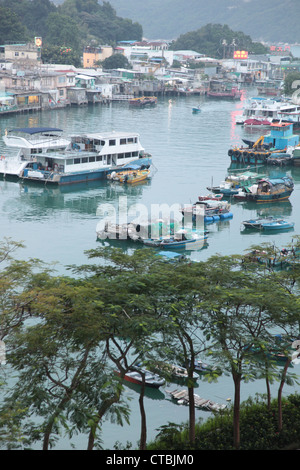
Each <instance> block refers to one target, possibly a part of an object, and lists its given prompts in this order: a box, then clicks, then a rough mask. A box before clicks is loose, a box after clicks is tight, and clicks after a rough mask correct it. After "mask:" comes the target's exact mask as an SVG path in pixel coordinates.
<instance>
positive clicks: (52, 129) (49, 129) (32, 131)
mask: <svg viewBox="0 0 300 470" xmlns="http://www.w3.org/2000/svg"><path fill="white" fill-rule="evenodd" d="M57 131H59V132H62V129H57V128H55V127H21V128H19V129H12V130H10V131H9V132H24V133H26V134H38V133H39V132H57Z"/></svg>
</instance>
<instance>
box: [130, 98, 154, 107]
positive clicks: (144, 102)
mask: <svg viewBox="0 0 300 470" xmlns="http://www.w3.org/2000/svg"><path fill="white" fill-rule="evenodd" d="M156 103H157V97H156V96H139V97H137V98H132V99H131V100H129V104H130V106H135V107H137V108H144V107H146V106H155V105H156Z"/></svg>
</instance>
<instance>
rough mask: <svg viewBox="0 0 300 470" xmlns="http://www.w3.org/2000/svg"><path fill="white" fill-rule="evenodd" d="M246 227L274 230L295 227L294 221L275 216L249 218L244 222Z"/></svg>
mask: <svg viewBox="0 0 300 470" xmlns="http://www.w3.org/2000/svg"><path fill="white" fill-rule="evenodd" d="M242 224H243V225H244V227H245V228H247V229H256V230H268V231H269V230H272V231H283V230H291V229H293V228H294V225H295V224H294V223H293V222H289V221H287V220H284V219H278V218H274V217H265V218H260V217H258V218H257V219H249V220H245V221H244V222H242Z"/></svg>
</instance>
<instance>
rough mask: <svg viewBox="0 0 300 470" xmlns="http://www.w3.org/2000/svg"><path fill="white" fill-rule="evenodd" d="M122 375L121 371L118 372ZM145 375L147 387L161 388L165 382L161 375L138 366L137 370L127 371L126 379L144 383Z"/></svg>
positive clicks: (135, 382) (139, 383)
mask: <svg viewBox="0 0 300 470" xmlns="http://www.w3.org/2000/svg"><path fill="white" fill-rule="evenodd" d="M117 374H118V375H120V373H119V372H117ZM143 376H144V377H145V385H146V386H147V387H153V388H159V387H161V386H162V385H164V384H165V382H166V381H165V379H164V378H162V377H160V376H159V375H158V374H154V373H153V372H150V371H149V370H147V369H143V368H141V367H136V368H135V370H132V371H129V372H126V374H125V376H124V380H126V381H127V382H131V383H134V384H138V385H142V383H143Z"/></svg>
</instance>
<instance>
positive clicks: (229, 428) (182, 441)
mask: <svg viewBox="0 0 300 470" xmlns="http://www.w3.org/2000/svg"><path fill="white" fill-rule="evenodd" d="M282 409H283V412H282V416H283V429H282V431H281V432H278V410H277V400H273V401H272V403H271V406H270V409H269V408H268V407H267V405H266V403H264V402H263V400H262V399H260V401H257V402H255V403H254V402H253V400H252V399H249V400H248V401H247V402H244V403H243V404H242V405H241V412H240V437H241V445H240V450H279V449H297V448H299V445H300V438H299V433H298V429H299V428H300V395H290V396H289V397H288V398H287V399H283V401H282ZM188 439H189V438H188V424H182V425H175V424H174V423H169V424H168V425H166V426H162V427H161V428H160V432H159V434H158V435H157V437H156V439H155V440H154V441H153V442H152V443H150V444H149V445H148V449H149V450H157V449H160V450H178V449H181V450H188V449H191V446H190V444H189V440H188ZM193 448H194V449H195V450H233V412H232V409H229V410H225V411H222V412H220V413H219V414H218V415H215V416H214V417H210V418H208V419H207V420H206V421H205V422H204V423H202V422H198V423H197V425H196V441H195V445H194V446H193Z"/></svg>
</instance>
